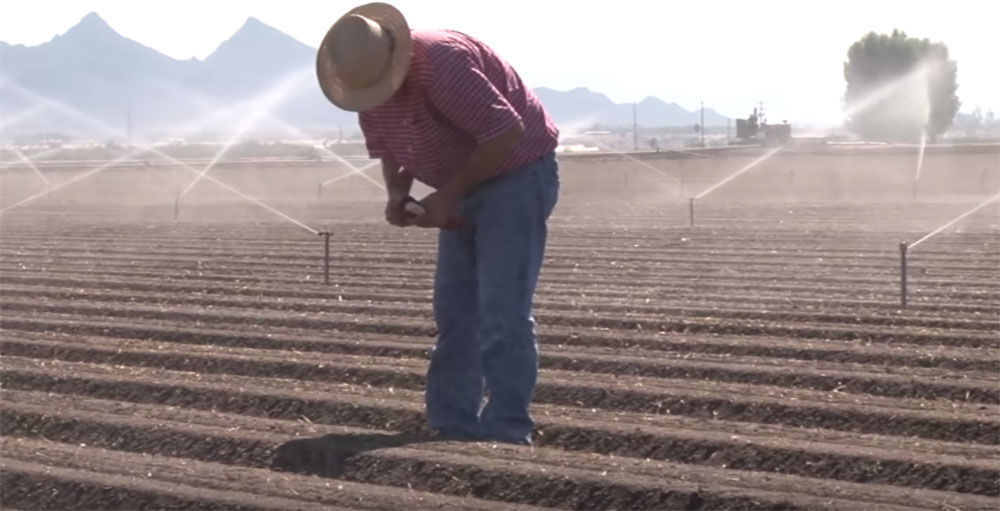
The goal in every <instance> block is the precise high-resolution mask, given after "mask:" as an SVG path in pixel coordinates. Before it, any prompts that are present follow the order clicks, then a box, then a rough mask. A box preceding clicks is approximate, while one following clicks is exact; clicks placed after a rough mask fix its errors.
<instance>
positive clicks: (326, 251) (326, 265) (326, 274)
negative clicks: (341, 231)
mask: <svg viewBox="0 0 1000 511" xmlns="http://www.w3.org/2000/svg"><path fill="white" fill-rule="evenodd" d="M317 234H319V236H320V237H321V238H323V284H325V285H327V286H329V285H330V236H331V234H332V233H330V232H327V231H324V232H319V233H317Z"/></svg>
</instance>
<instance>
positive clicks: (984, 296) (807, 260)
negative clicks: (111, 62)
mask: <svg viewBox="0 0 1000 511" xmlns="http://www.w3.org/2000/svg"><path fill="white" fill-rule="evenodd" d="M589 165H601V164H600V163H593V164H589ZM994 165H995V163H994ZM587 168H588V167H587V166H586V165H585V164H577V165H576V166H574V165H566V166H564V169H563V176H564V182H565V186H564V190H565V191H564V195H563V202H562V203H561V205H560V207H559V209H557V212H556V215H555V216H554V217H553V219H552V222H551V237H550V243H549V249H548V252H547V257H546V263H545V268H544V271H543V276H542V279H541V282H540V287H539V291H538V295H537V300H536V317H537V320H538V323H539V337H540V350H541V362H540V363H541V366H542V369H541V374H540V380H539V385H538V390H537V395H536V401H535V406H534V409H533V414H534V417H535V419H536V421H537V423H538V428H537V431H536V433H535V445H534V446H532V447H521V446H510V445H505V444H492V443H460V442H439V441H428V440H427V439H426V438H424V437H422V436H420V435H418V434H417V431H418V430H419V429H420V428H421V425H422V422H423V417H422V403H423V396H422V389H423V384H424V373H425V371H426V365H427V352H428V350H429V348H430V347H431V345H432V343H433V337H434V333H435V332H434V325H433V323H432V321H431V315H430V312H431V309H430V288H431V277H432V271H433V262H434V252H435V239H434V236H433V233H432V232H428V231H419V230H412V229H407V230H399V229H395V228H391V227H388V226H384V225H382V224H381V223H380V222H379V220H380V215H381V204H380V203H379V202H378V200H377V199H378V195H372V194H371V193H370V192H367V191H365V192H364V193H361V192H359V190H366V189H365V188H364V187H365V186H367V185H366V184H365V183H363V182H360V181H358V182H354V183H353V184H350V185H349V186H345V187H344V188H342V189H339V190H341V191H340V192H338V193H340V195H336V194H334V193H333V192H331V194H330V195H329V196H327V197H326V198H324V199H317V198H316V196H315V190H316V188H315V184H313V183H315V182H316V181H315V180H313V181H310V180H305V179H304V180H302V181H301V184H302V186H301V187H300V189H301V190H302V192H301V193H302V195H301V196H300V197H297V198H296V197H292V196H289V195H288V194H287V193H286V194H283V195H280V194H276V195H274V196H272V197H270V198H269V199H270V200H269V202H268V203H269V204H271V205H273V206H275V207H277V208H278V209H281V210H282V211H286V212H288V213H289V214H290V215H293V216H294V217H296V218H299V219H302V220H303V222H304V223H306V224H307V225H310V226H314V227H316V228H317V230H330V231H331V232H332V233H333V236H332V238H331V241H332V242H331V249H332V257H331V261H330V262H331V266H330V281H331V282H330V285H329V286H327V285H324V284H323V260H322V254H323V246H322V240H321V238H319V237H317V236H316V235H315V234H311V233H309V232H307V231H305V230H303V229H300V228H298V227H296V226H295V225H292V224H291V223H288V222H283V221H282V220H281V219H280V218H277V217H274V216H269V215H268V213H267V212H266V211H262V210H260V209H255V207H254V206H252V205H249V204H247V203H237V202H232V201H231V199H230V198H228V197H227V198H226V201H230V202H213V201H211V200H208V199H207V196H201V197H200V198H198V199H197V201H196V200H195V199H194V198H192V199H191V201H190V205H189V206H186V209H184V211H183V215H182V216H181V218H180V219H179V220H178V221H174V220H173V218H172V217H173V198H172V197H171V196H170V193H171V192H172V190H173V188H170V189H169V190H170V191H168V192H166V193H165V195H164V196H163V197H161V198H160V199H161V200H159V202H157V201H146V202H145V203H142V204H137V203H128V204H124V203H120V202H119V201H117V200H116V198H115V193H117V192H116V191H115V190H127V189H128V188H129V186H128V185H127V184H126V185H121V186H120V187H119V188H100V186H101V185H99V184H93V185H90V188H86V187H84V188H81V190H84V191H81V192H77V193H76V194H75V195H74V193H73V192H72V191H71V190H72V189H71V188H69V187H67V188H66V189H65V190H60V191H57V192H56V193H55V194H53V196H52V197H48V198H45V199H41V200H40V201H39V202H37V203H35V204H32V205H30V206H26V207H24V208H23V210H14V211H11V212H9V213H8V214H5V216H4V217H3V218H2V220H3V225H2V230H0V235H2V246H0V256H2V259H0V292H2V300H0V314H2V316H0V334H2V344H0V350H2V359H0V370H2V375H0V382H2V390H0V399H2V408H0V412H2V417H0V429H2V431H0V433H2V440H3V443H2V459H0V465H2V466H0V468H2V472H0V474H2V492H0V493H2V498H0V504H2V505H3V507H4V508H19V509H26V508H49V509H67V508H91V509H93V508H105V509H106V508H129V509H135V508H193V509H220V508H226V509H244V508H246V509H275V508H303V509H305V508H322V509H332V508H349V509H427V508H434V509H518V508H519V506H523V507H525V508H529V507H558V508H573V509H612V508H614V509H793V508H794V509H865V510H871V509H900V510H902V509H996V507H997V502H998V498H1000V482H998V481H1000V240H998V235H1000V225H998V224H1000V221H998V220H997V211H998V208H997V207H995V205H994V207H991V208H986V209H984V210H983V211H981V212H980V214H977V215H976V216H974V217H971V218H970V219H968V221H966V222H963V223H962V224H961V226H960V227H959V228H956V229H949V230H947V231H946V232H943V233H942V234H940V235H939V236H936V237H934V238H933V239H932V240H929V241H927V242H926V243H924V244H922V245H920V246H919V247H918V248H916V249H915V250H914V251H913V253H912V254H911V265H910V268H909V279H910V305H909V307H907V308H905V309H903V308H901V307H900V305H899V252H898V248H897V245H898V243H899V242H900V241H903V240H909V241H913V240H914V239H917V238H919V237H920V236H922V235H923V234H925V233H926V232H928V231H930V230H931V229H933V228H935V227H937V226H938V225H940V224H941V223H943V222H945V221H947V220H949V219H950V218H952V217H954V216H955V215H956V214H958V213H961V212H962V211H964V210H966V209H968V207H969V206H970V205H975V203H976V202H977V200H978V199H979V198H981V196H969V197H964V198H963V197H958V196H957V195H956V194H959V191H956V190H944V191H942V193H941V197H942V199H941V200H934V199H933V198H932V197H924V198H922V199H921V200H919V201H912V200H911V199H910V198H909V197H908V196H907V194H903V195H902V196H900V197H894V198H893V199H892V200H884V201H871V200H869V201H865V202H856V203H847V202H844V201H841V200H837V201H834V200H818V199H817V198H816V197H811V198H810V200H796V201H789V202H775V201H773V200H768V201H760V202H735V201H724V200H718V201H715V202H712V201H708V200H706V201H704V203H703V204H699V206H698V214H697V219H698V225H697V227H696V228H694V229H691V228H689V227H687V223H688V218H687V203H686V202H684V201H680V200H676V199H674V200H672V201H666V200H664V201H662V202H661V203H658V201H657V200H655V197H644V198H643V200H641V201H636V202H634V203H629V204H621V203H617V204H616V203H612V202H610V201H611V199H609V198H608V197H610V196H612V195H614V193H610V192H609V193H608V194H603V193H597V192H601V191H607V190H601V186H598V185H594V186H590V187H588V186H587V183H594V182H604V183H607V182H611V181H613V180H611V181H609V179H610V178H608V177H607V175H604V177H602V178H601V179H597V178H596V177H594V176H589V177H588V176H587V175H586V169H587ZM664 168H668V169H669V167H664ZM574 169H575V170H576V172H577V174H573V171H574ZM581 169H582V170H581ZM674 170H676V171H677V172H681V169H674ZM43 171H44V169H43ZM269 172H273V171H269ZM629 172H631V174H630V175H631V177H630V180H631V181H630V182H629V183H628V185H627V186H629V187H633V189H635V190H641V189H642V187H643V186H644V185H643V181H642V180H643V179H651V178H649V177H648V176H646V177H643V176H645V175H644V174H641V173H634V172H633V171H631V170H629ZM780 172H785V170H780ZM831 172H832V171H831ZM983 172H985V171H983ZM122 174H123V173H120V174H119V175H118V176H116V177H115V178H114V179H119V180H120V179H124V178H122V176H121V175H122ZM317 174H319V171H317ZM296 175H299V176H301V175H302V174H301V173H299V174H296ZM334 175H335V173H334ZM971 176H972V180H973V181H975V182H978V180H981V179H984V178H982V177H981V176H982V174H981V172H980V170H979V169H978V168H975V169H974V172H973V173H972V174H971ZM231 177H232V176H231ZM19 179H22V182H27V178H26V177H24V176H21V177H20V178H19ZM114 179H112V178H106V180H105V181H104V182H103V183H104V185H107V184H108V183H112V182H114V183H117V182H118V181H114ZM157 179H159V178H157V177H155V176H152V175H151V176H145V175H143V177H141V178H135V179H133V182H132V186H133V187H134V188H135V189H143V190H146V189H147V188H151V187H154V185H155V184H156V183H159V182H160V181H157ZM234 179H235V177H234ZM352 179H354V178H352ZM800 179H801V177H800ZM991 179H992V177H991ZM602 180H603V181H602ZM54 181H56V180H55V179H54ZM162 181H163V182H166V181H169V179H166V178H164V179H163V180H162ZM695 181H696V180H694V179H691V178H690V177H689V178H688V179H687V180H686V181H685V184H686V186H689V187H690V186H696V185H695V184H692V183H695ZM96 182H97V183H101V181H96ZM615 182H617V181H615ZM975 182H973V185H972V186H973V187H974V185H975ZM706 183H707V181H706ZM244 184H245V183H244ZM24 186H26V185H24ZM81 186H82V184H81ZM199 186H202V185H199ZM283 186H286V187H290V185H288V184H287V183H285V184H284V185H283ZM622 186H625V185H622ZM740 186H743V185H740ZM963 186H964V185H963ZM144 187H145V188H144ZM205 187H206V188H209V187H210V185H208V184H206V185H205ZM263 188H266V187H263ZM624 189H625V188H621V189H619V190H618V192H622V191H623V190H624ZM25 190H27V188H24V190H22V191H25ZM580 190H583V191H580ZM588 190H589V192H588ZM743 190H744V191H746V190H752V187H751V188H743ZM96 191H101V193H100V194H96ZM574 191H577V192H578V193H574ZM17 193H18V192H17V191H16V190H14V191H11V190H8V191H6V192H4V194H5V195H4V197H5V200H7V199H8V197H9V196H10V197H12V196H14V195H16V194H17ZM376 193H377V192H376ZM616 193H617V192H616ZM730 193H736V192H735V191H733V192H730ZM962 193H965V192H962ZM22 195H27V193H24V194H22ZM95 197H100V199H99V200H98V199H96V198H95ZM193 197H194V196H193ZM904 197H905V198H904ZM944 197H947V199H944ZM616 200H617V199H616ZM8 202H9V201H8ZM616 208H617V209H616ZM602 212H603V213H602Z"/></svg>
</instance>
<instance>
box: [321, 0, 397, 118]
mask: <svg viewBox="0 0 1000 511" xmlns="http://www.w3.org/2000/svg"><path fill="white" fill-rule="evenodd" d="M351 14H358V15H361V16H364V17H366V18H369V19H371V20H373V21H375V22H376V23H378V24H379V25H382V28H383V29H385V30H388V31H389V33H391V34H392V37H393V39H394V44H395V47H394V48H393V51H392V56H391V57H390V61H389V67H388V69H387V70H386V72H385V74H383V75H382V77H381V78H379V80H378V81H377V82H375V83H374V84H372V85H371V86H370V87H366V88H363V89H355V88H351V87H348V86H347V85H346V84H345V83H344V82H343V81H342V80H341V78H340V76H339V75H338V73H337V70H336V69H335V68H334V66H333V63H332V62H331V61H330V58H329V57H328V55H329V52H328V51H327V45H328V44H329V41H330V38H331V32H332V31H333V26H331V27H330V30H328V31H327V33H326V36H325V37H323V42H322V43H321V44H320V45H319V50H318V51H317V52H316V76H317V78H318V79H319V86H320V88H321V89H322V90H323V95H324V96H326V99H328V100H330V102H331V103H333V104H334V105H336V106H337V107H339V108H342V109H344V110H347V111H351V112H364V111H366V110H371V109H373V108H375V107H377V106H378V105H380V104H382V103H383V102H385V101H386V100H387V99H389V98H391V97H392V95H393V94H395V93H396V91H397V90H399V87H400V86H401V85H402V84H403V81H404V80H405V79H406V72H407V71H408V70H409V68H410V58H411V57H410V54H411V50H412V41H411V39H410V27H409V25H408V24H407V23H406V18H404V17H403V13H401V12H399V10H398V9H396V8H395V7H393V6H391V5H389V4H386V3H381V2H375V3H370V4H365V5H360V6H358V7H355V8H354V9H351V10H350V11H349V12H347V13H346V14H344V16H348V15H351Z"/></svg>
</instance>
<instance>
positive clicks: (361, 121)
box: [358, 112, 387, 160]
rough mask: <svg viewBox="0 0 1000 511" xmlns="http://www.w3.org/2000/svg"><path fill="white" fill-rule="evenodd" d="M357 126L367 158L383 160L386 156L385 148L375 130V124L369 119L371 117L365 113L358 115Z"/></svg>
mask: <svg viewBox="0 0 1000 511" xmlns="http://www.w3.org/2000/svg"><path fill="white" fill-rule="evenodd" d="M358 125H360V126H361V134H362V135H364V137H365V148H366V149H368V157H369V158H371V159H373V160H377V159H379V158H385V157H386V156H387V155H386V151H385V146H384V145H383V143H382V137H381V136H380V135H379V133H378V131H377V130H376V129H375V122H374V120H373V119H372V118H371V115H370V114H368V113H367V112H362V113H359V114H358Z"/></svg>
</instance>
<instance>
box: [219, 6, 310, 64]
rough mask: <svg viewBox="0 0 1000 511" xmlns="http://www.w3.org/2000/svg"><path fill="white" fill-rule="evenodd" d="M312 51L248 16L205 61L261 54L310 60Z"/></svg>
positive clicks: (288, 36) (242, 57) (240, 58)
mask: <svg viewBox="0 0 1000 511" xmlns="http://www.w3.org/2000/svg"><path fill="white" fill-rule="evenodd" d="M313 51H314V50H313V49H312V48H310V47H309V46H307V45H305V44H303V43H301V42H299V41H297V40H295V38H293V37H292V36H290V35H288V34H286V33H284V32H282V31H280V30H278V29H277V28H274V27H272V26H271V25H268V24H267V23H264V22H263V21H261V20H259V19H257V18H254V17H253V16H250V17H248V18H247V19H246V21H244V22H243V25H242V26H241V27H240V28H239V30H237V31H236V32H235V33H234V34H233V35H232V36H230V37H229V39H226V40H225V41H223V42H222V44H220V45H219V47H218V48H216V49H215V51H213V52H212V54H211V55H209V56H208V58H206V59H205V60H206V61H218V60H220V59H222V60H226V59H237V60H242V59H244V58H253V56H254V55H256V56H260V55H261V54H275V55H284V56H283V57H277V58H279V59H282V58H287V57H289V56H291V57H294V56H296V55H295V54H300V55H310V58H311V54H312V53H313Z"/></svg>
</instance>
